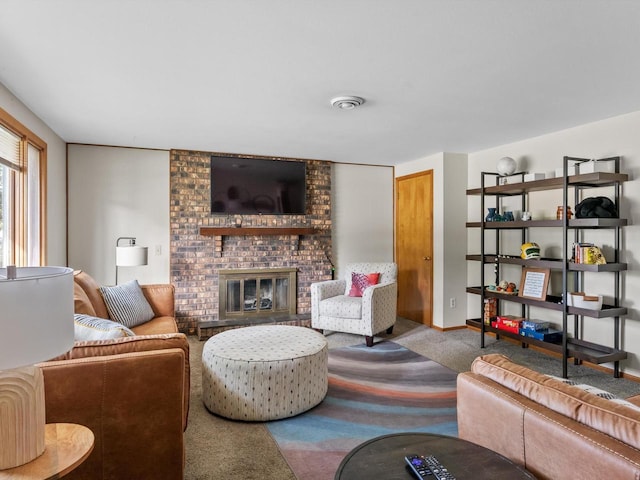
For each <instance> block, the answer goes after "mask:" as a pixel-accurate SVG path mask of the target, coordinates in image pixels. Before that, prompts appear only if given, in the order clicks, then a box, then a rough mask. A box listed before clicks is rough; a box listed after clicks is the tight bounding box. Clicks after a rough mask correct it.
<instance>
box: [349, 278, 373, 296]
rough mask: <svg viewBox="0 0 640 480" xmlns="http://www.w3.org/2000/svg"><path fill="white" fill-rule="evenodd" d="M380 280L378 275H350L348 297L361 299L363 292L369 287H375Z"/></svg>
mask: <svg viewBox="0 0 640 480" xmlns="http://www.w3.org/2000/svg"><path fill="white" fill-rule="evenodd" d="M379 279H380V274H379V273H356V272H352V273H351V290H350V291H349V296H350V297H361V296H362V294H363V293H364V291H365V290H366V289H367V288H368V287H370V286H371V285H377V284H378V281H379Z"/></svg>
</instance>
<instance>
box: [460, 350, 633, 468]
mask: <svg viewBox="0 0 640 480" xmlns="http://www.w3.org/2000/svg"><path fill="white" fill-rule="evenodd" d="M624 402H625V400H623V401H622V403H616V402H614V401H612V400H609V399H605V398H601V397H600V396H598V395H595V394H594V393H590V392H588V391H585V389H583V388H580V387H578V386H574V385H567V384H566V383H564V382H563V381H562V380H560V379H556V378H554V377H549V376H547V375H543V374H540V373H538V372H535V371H533V370H531V369H529V368H526V367H523V366H521V365H518V364H516V363H513V362H511V361H510V360H509V359H508V358H507V357H505V356H502V355H498V354H491V355H485V356H482V357H478V358H476V359H475V360H474V362H473V364H472V366H471V371H470V372H465V373H461V374H460V375H459V376H458V434H459V436H460V438H463V439H465V440H469V441H471V442H474V443H477V444H479V445H482V446H484V447H487V448H489V449H491V450H494V451H496V452H498V453H501V454H502V455H504V456H506V457H507V458H509V459H511V460H512V461H514V462H516V463H518V464H520V465H523V466H524V467H525V468H526V469H527V470H529V471H530V472H531V473H533V474H534V475H535V476H536V477H537V478H539V479H561V478H562V479H564V478H615V479H616V480H620V479H636V480H637V479H638V478H640V409H638V408H637V407H638V406H640V395H639V396H636V397H632V398H628V399H626V402H627V404H624Z"/></svg>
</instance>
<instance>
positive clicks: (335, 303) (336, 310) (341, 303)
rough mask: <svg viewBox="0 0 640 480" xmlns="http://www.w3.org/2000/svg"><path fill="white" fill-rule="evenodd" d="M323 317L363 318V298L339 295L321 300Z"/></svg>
mask: <svg viewBox="0 0 640 480" xmlns="http://www.w3.org/2000/svg"><path fill="white" fill-rule="evenodd" d="M319 313H320V316H322V317H339V318H362V298H361V297H350V296H348V295H338V296H337V297H331V298H327V299H325V300H322V301H321V302H320V307H319Z"/></svg>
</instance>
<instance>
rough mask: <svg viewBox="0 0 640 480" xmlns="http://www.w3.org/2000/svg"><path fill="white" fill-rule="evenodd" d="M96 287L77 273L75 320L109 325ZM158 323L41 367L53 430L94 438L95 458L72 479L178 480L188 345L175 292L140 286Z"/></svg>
mask: <svg viewBox="0 0 640 480" xmlns="http://www.w3.org/2000/svg"><path fill="white" fill-rule="evenodd" d="M97 288H98V285H97V284H96V282H95V281H94V280H93V278H91V277H90V276H89V275H87V274H86V273H84V272H76V274H75V285H74V296H75V310H76V313H85V314H87V315H93V316H97V317H102V318H108V314H107V311H106V306H105V304H104V301H103V300H102V297H101V296H100V293H99V291H98V290H97ZM142 289H143V292H144V294H145V296H146V298H147V300H148V301H149V303H150V305H151V307H152V308H153V311H154V313H155V314H156V317H155V318H153V319H152V320H151V321H149V322H147V323H146V324H143V325H140V326H138V327H134V328H133V329H132V330H133V331H134V333H136V336H133V337H124V338H118V339H112V340H94V341H83V342H76V343H75V344H74V347H73V349H71V350H70V351H69V352H67V353H66V354H64V355H61V356H59V357H57V358H55V359H53V360H50V361H48V362H43V363H41V364H40V366H41V367H42V369H43V373H44V383H45V402H46V418H47V423H61V422H65V423H78V424H81V425H85V426H87V427H89V428H90V429H91V430H92V431H93V433H94V435H95V445H94V449H93V451H92V452H91V454H90V455H89V457H88V458H87V459H86V460H85V461H84V462H83V463H82V464H81V465H80V466H79V467H78V468H77V469H75V470H74V471H72V472H70V473H69V474H68V475H67V476H66V478H69V479H72V480H73V479H86V480H89V479H91V480H96V479H103V480H120V479H125V478H153V479H172V480H175V479H180V478H183V476H184V455H185V446H184V430H185V429H186V427H187V420H188V413H189V387H190V377H189V375H190V372H189V343H188V341H187V338H186V336H185V335H184V334H182V333H178V329H177V326H176V322H175V317H174V299H173V297H174V290H173V286H172V285H148V286H142Z"/></svg>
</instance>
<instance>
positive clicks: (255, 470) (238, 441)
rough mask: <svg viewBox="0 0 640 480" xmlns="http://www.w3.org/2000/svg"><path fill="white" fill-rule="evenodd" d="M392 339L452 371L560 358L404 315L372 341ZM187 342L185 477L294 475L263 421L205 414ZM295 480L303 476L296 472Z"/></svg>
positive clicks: (619, 384)
mask: <svg viewBox="0 0 640 480" xmlns="http://www.w3.org/2000/svg"><path fill="white" fill-rule="evenodd" d="M327 340H328V341H329V348H331V349H334V348H339V347H344V346H349V345H358V344H361V343H362V342H363V339H362V338H360V337H357V336H354V335H349V334H343V333H329V334H327ZM387 340H393V342H394V343H397V344H399V345H402V346H404V347H406V348H408V349H409V350H412V351H414V352H416V353H418V354H420V355H423V356H425V357H427V358H430V359H432V360H434V361H436V362H438V363H439V364H441V365H444V366H446V367H448V368H450V369H452V370H455V371H456V372H462V371H466V370H468V369H469V366H470V365H471V362H472V361H473V359H474V358H475V357H477V356H478V355H484V354H488V353H502V354H504V355H507V356H508V357H510V358H511V359H512V360H514V361H516V362H518V363H521V364H523V365H527V366H529V367H531V368H533V369H535V370H537V371H540V372H542V373H548V374H552V375H560V374H561V372H562V370H561V368H562V366H561V360H559V359H557V358H554V357H552V356H549V355H546V354H544V353H542V352H538V351H536V350H533V349H531V348H526V349H524V348H521V347H520V346H519V345H516V344H513V343H510V342H507V341H504V340H501V341H496V340H495V339H493V338H491V337H488V336H487V337H486V348H485V349H480V348H479V347H480V337H479V333H477V332H475V331H472V330H466V329H463V330H455V331H450V332H446V333H443V332H439V331H437V330H433V329H429V328H426V327H424V326H422V325H419V324H416V323H414V322H411V321H409V320H404V319H399V320H398V322H397V323H396V326H395V328H394V333H393V334H392V335H381V336H380V337H376V342H384V341H387ZM189 343H190V347H191V355H190V357H191V367H192V370H191V382H192V383H191V407H190V413H189V426H188V428H187V431H186V434H185V435H186V472H185V479H186V480H205V479H207V480H208V479H211V480H214V479H216V480H236V479H237V480H247V479H250V480H251V479H262V480H296V477H295V475H294V474H293V472H292V471H291V469H290V468H289V466H288V464H287V462H286V460H285V458H284V457H283V455H282V454H281V452H280V450H279V449H278V447H277V445H276V443H275V442H274V440H273V438H272V437H271V435H270V434H269V432H268V430H267V427H266V425H265V424H264V423H245V422H235V421H231V420H226V419H223V418H220V417H216V416H215V415H211V414H210V413H209V412H208V411H207V410H206V409H205V408H204V406H203V404H202V385H201V380H202V379H201V364H200V359H201V356H202V347H203V345H204V342H200V341H199V340H198V339H197V338H195V337H190V338H189ZM569 377H570V378H571V379H573V380H575V381H578V382H579V383H588V384H590V385H593V386H596V387H598V388H601V389H603V390H607V391H609V392H612V393H614V394H616V395H618V396H620V397H627V396H630V395H636V394H640V383H636V382H632V381H630V380H626V379H622V378H619V379H615V378H613V376H612V375H611V374H608V373H604V372H601V371H598V370H594V369H591V368H589V367H586V366H582V365H578V366H576V365H573V364H570V365H569ZM298 480H306V479H304V478H300V479H298Z"/></svg>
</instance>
